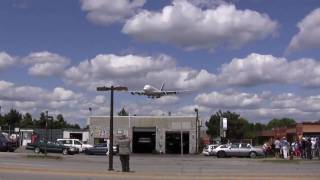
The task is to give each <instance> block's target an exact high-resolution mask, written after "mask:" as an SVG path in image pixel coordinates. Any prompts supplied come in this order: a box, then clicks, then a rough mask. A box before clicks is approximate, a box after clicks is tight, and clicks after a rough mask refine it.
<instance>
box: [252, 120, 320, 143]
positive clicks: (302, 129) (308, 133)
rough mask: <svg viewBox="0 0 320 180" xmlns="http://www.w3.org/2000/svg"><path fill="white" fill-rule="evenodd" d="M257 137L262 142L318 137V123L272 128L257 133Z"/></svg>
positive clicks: (319, 127) (319, 134) (319, 135)
mask: <svg viewBox="0 0 320 180" xmlns="http://www.w3.org/2000/svg"><path fill="white" fill-rule="evenodd" d="M257 136H258V137H259V138H262V139H264V140H268V139H270V138H273V139H274V138H282V137H286V138H287V139H288V140H289V141H293V140H296V139H301V138H302V137H320V123H319V122H315V123H312V122H303V123H297V124H295V125H294V126H291V127H281V128H273V129H272V130H265V131H261V132H259V133H257Z"/></svg>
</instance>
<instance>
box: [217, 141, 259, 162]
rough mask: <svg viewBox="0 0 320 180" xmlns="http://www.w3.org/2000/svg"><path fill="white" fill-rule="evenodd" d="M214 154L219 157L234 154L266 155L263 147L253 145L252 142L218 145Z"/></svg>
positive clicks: (242, 155)
mask: <svg viewBox="0 0 320 180" xmlns="http://www.w3.org/2000/svg"><path fill="white" fill-rule="evenodd" d="M213 154H214V155H216V156H217V157H219V158H223V157H232V156H235V157H250V158H256V157H257V156H264V151H263V149H262V148H259V147H252V146H251V145H250V144H245V143H236V144H231V145H221V146H218V147H217V148H216V149H215V150H214V152H213Z"/></svg>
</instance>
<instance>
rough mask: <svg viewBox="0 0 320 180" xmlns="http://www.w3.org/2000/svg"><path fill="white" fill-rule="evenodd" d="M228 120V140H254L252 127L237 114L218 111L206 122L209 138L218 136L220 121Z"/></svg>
mask: <svg viewBox="0 0 320 180" xmlns="http://www.w3.org/2000/svg"><path fill="white" fill-rule="evenodd" d="M221 118H227V119H228V129H227V138H228V139H243V138H254V137H255V133H254V125H253V124H251V123H249V122H248V121H247V120H246V119H244V118H242V117H240V115H239V114H237V113H234V112H230V111H227V112H222V111H218V112H216V113H215V114H214V115H212V116H211V117H210V120H209V121H208V122H206V126H207V128H208V130H207V134H208V135H210V136H211V137H217V136H220V119H221Z"/></svg>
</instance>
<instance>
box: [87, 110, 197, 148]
mask: <svg viewBox="0 0 320 180" xmlns="http://www.w3.org/2000/svg"><path fill="white" fill-rule="evenodd" d="M109 119H110V118H109V117H108V116H92V117H90V118H89V128H90V137H89V143H90V144H98V143H104V142H107V140H108V139H109V130H110V128H109V124H110V123H109ZM113 120H114V122H113V124H114V127H113V129H114V130H113V133H114V141H115V142H116V139H117V138H118V137H119V136H120V135H122V134H125V135H128V136H129V137H130V138H131V140H132V141H131V151H132V152H133V153H167V154H180V153H181V144H183V145H182V146H183V153H184V154H192V153H196V141H197V140H196V137H197V136H196V116H115V117H114V118H113ZM181 137H182V138H181Z"/></svg>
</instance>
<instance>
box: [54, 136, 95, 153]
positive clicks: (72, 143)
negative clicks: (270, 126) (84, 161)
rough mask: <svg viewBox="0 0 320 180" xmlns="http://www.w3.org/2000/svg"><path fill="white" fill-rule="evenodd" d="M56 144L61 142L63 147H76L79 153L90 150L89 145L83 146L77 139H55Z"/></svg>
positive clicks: (90, 146)
mask: <svg viewBox="0 0 320 180" xmlns="http://www.w3.org/2000/svg"><path fill="white" fill-rule="evenodd" d="M57 142H61V143H62V144H63V145H65V146H69V147H76V148H78V149H79V152H83V151H84V150H86V149H87V148H92V147H93V146H92V145H90V144H84V143H83V142H81V141H80V140H78V139H57Z"/></svg>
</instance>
